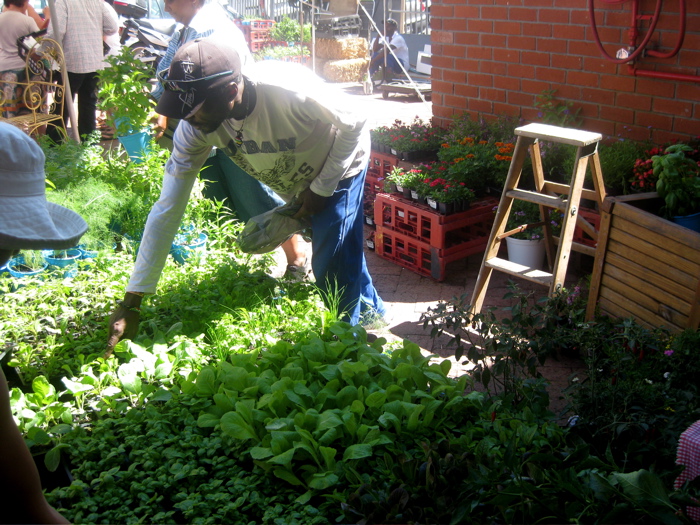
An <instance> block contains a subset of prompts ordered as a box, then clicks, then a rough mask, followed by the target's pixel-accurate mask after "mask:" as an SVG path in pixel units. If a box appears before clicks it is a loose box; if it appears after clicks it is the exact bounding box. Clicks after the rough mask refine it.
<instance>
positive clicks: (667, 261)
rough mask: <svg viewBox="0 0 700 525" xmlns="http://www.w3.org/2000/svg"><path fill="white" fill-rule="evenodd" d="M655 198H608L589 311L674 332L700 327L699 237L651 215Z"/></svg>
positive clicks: (657, 201) (590, 314) (588, 314)
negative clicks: (633, 320) (597, 310)
mask: <svg viewBox="0 0 700 525" xmlns="http://www.w3.org/2000/svg"><path fill="white" fill-rule="evenodd" d="M661 203H662V201H661V199H660V198H659V197H658V195H657V194H656V193H642V194H636V195H626V196H624V197H608V198H606V199H605V201H604V203H603V210H602V213H601V223H600V231H599V237H598V247H597V249H596V255H595V264H594V268H593V275H592V278H591V289H590V296H589V301H588V308H587V311H586V317H587V319H589V320H590V319H592V318H593V315H594V313H595V310H596V308H599V309H600V313H602V314H606V315H609V316H611V317H617V318H627V317H633V318H634V319H635V320H636V321H638V322H639V323H640V324H642V325H645V326H648V327H653V328H657V327H662V326H663V327H665V328H667V329H669V330H671V331H672V332H678V331H681V330H684V329H685V328H694V329H697V328H698V325H699V324H700V233H696V232H694V231H692V230H689V229H687V228H684V227H682V226H678V225H677V224H675V223H673V222H671V221H668V220H666V219H663V218H661V217H658V216H657V215H654V214H652V213H650V212H649V211H646V210H654V209H658V207H659V206H660V204H661Z"/></svg>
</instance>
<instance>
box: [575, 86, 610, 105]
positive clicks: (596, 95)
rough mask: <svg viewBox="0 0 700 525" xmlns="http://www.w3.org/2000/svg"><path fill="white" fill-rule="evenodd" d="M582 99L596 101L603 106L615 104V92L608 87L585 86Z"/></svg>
mask: <svg viewBox="0 0 700 525" xmlns="http://www.w3.org/2000/svg"><path fill="white" fill-rule="evenodd" d="M581 95H582V100H585V101H587V102H595V103H596V104H599V105H602V106H613V105H615V92H614V91H609V90H607V89H593V88H583V89H582V90H581Z"/></svg>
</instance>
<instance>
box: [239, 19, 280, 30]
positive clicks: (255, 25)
mask: <svg viewBox="0 0 700 525" xmlns="http://www.w3.org/2000/svg"><path fill="white" fill-rule="evenodd" d="M246 25H250V27H251V29H272V26H274V25H275V21H274V20H251V21H250V24H246Z"/></svg>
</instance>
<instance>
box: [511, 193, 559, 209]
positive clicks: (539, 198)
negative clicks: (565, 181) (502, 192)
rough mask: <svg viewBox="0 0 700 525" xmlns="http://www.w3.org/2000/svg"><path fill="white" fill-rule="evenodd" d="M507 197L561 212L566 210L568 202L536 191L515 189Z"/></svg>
mask: <svg viewBox="0 0 700 525" xmlns="http://www.w3.org/2000/svg"><path fill="white" fill-rule="evenodd" d="M506 196H507V197H512V198H513V199H518V200H521V201H527V202H532V203H535V204H541V205H542V206H547V207H548V208H556V209H557V210H559V211H564V210H566V201H565V200H563V199H560V198H559V197H555V196H553V195H545V194H544V193H535V192H534V191H527V190H517V189H515V190H509V191H507V192H506Z"/></svg>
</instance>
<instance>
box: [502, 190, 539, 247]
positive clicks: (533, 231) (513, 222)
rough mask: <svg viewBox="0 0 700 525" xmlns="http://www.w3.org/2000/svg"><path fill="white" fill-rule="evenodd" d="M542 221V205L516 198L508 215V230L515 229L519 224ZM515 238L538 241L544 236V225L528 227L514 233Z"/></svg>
mask: <svg viewBox="0 0 700 525" xmlns="http://www.w3.org/2000/svg"><path fill="white" fill-rule="evenodd" d="M539 222H542V220H541V218H540V207H539V206H538V205H537V204H535V203H532V202H527V201H521V200H514V201H513V205H512V207H511V210H510V215H509V216H508V223H507V224H506V231H510V230H514V229H515V228H518V227H519V226H523V225H528V224H537V223H539ZM512 237H513V238H514V239H528V240H533V241H536V240H538V239H541V238H542V226H534V227H532V228H527V229H525V230H523V231H521V232H518V233H514V234H513V235H512Z"/></svg>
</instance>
